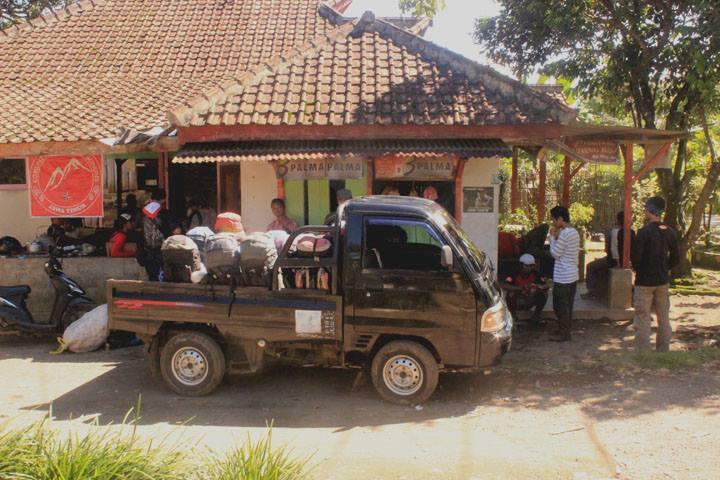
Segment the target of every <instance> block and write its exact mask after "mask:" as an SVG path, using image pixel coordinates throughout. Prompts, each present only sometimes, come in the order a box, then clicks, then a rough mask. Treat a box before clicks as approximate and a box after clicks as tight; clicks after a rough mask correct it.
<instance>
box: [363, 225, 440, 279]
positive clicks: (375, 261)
mask: <svg viewBox="0 0 720 480" xmlns="http://www.w3.org/2000/svg"><path fill="white" fill-rule="evenodd" d="M443 245H444V242H443V241H442V239H441V238H440V236H439V235H438V233H437V232H436V231H435V230H434V229H433V228H432V227H431V226H430V225H428V224H427V223H425V222H423V221H421V220H398V219H389V218H369V219H367V220H366V222H365V249H364V255H363V267H364V268H375V269H378V268H380V269H386V270H387V269H391V270H421V271H440V270H444V269H443V267H442V264H441V261H440V257H441V250H442V246H443Z"/></svg>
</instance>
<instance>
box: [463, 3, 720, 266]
mask: <svg viewBox="0 0 720 480" xmlns="http://www.w3.org/2000/svg"><path fill="white" fill-rule="evenodd" d="M499 3H500V5H501V7H502V9H501V13H500V15H498V16H497V17H492V18H482V19H479V20H478V21H477V23H476V29H475V39H476V40H477V42H478V43H479V44H480V45H481V48H483V49H484V50H485V51H486V52H487V53H488V55H489V56H490V58H491V59H493V60H495V61H496V62H498V63H501V64H505V65H508V66H510V67H511V68H512V69H513V70H514V71H515V72H516V73H517V74H518V75H519V76H521V77H524V76H527V75H528V74H529V73H532V72H535V71H540V72H541V73H543V74H544V75H547V76H552V77H555V78H563V79H572V85H573V90H574V91H575V93H576V94H577V96H578V97H579V98H581V99H582V101H583V104H581V106H580V107H581V108H580V115H579V116H580V118H581V119H583V120H586V121H587V120H590V121H600V122H602V120H603V119H605V118H607V117H614V118H615V119H618V120H620V121H621V122H622V123H625V124H632V125H635V126H638V127H644V128H651V129H653V128H665V129H669V130H691V129H693V128H697V127H699V126H701V125H702V124H703V123H704V120H705V118H706V116H707V117H710V119H711V120H712V119H713V117H714V116H715V118H716V117H717V114H718V112H719V111H720V89H719V88H717V86H718V85H719V84H720V29H718V28H717V25H718V23H719V21H720V10H719V9H718V6H717V2H710V1H707V0H689V1H684V2H677V1H675V0H652V1H647V2H629V1H618V2H608V1H604V0H567V1H566V0H499ZM603 123H604V122H603ZM613 123H617V122H613ZM710 123H712V121H711V122H710ZM711 135H713V136H717V135H718V132H717V130H716V131H715V132H714V133H712V132H711ZM702 142H703V140H700V139H699V138H691V139H690V140H689V141H688V140H680V141H678V143H677V146H676V148H675V150H674V155H675V159H674V162H673V168H672V169H659V170H657V176H658V183H657V186H658V191H661V192H662V194H663V196H664V197H665V198H666V200H667V201H668V209H667V213H666V217H665V220H666V221H667V222H668V223H669V225H670V226H671V227H673V228H675V229H676V230H677V231H678V232H679V233H680V235H681V241H680V247H681V254H682V255H683V257H685V256H686V255H685V253H686V251H687V249H688V248H690V246H692V245H693V244H694V242H695V240H697V238H698V237H699V235H700V234H701V229H700V228H699V223H700V221H701V218H702V212H703V210H704V209H705V208H706V206H707V203H708V202H709V201H710V199H711V198H712V192H713V190H714V189H717V181H718V178H720V160H716V161H714V162H712V163H710V162H707V161H700V163H699V164H698V163H697V162H698V157H699V155H697V153H696V152H695V151H694V150H693V145H692V144H693V143H698V144H702ZM705 143H707V141H706V140H705ZM700 158H703V157H702V156H700ZM704 158H707V157H704ZM658 191H656V192H654V193H658ZM675 273H678V274H683V275H685V274H688V273H689V265H681V267H680V268H679V269H678V271H677V272H675Z"/></svg>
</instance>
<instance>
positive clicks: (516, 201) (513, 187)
mask: <svg viewBox="0 0 720 480" xmlns="http://www.w3.org/2000/svg"><path fill="white" fill-rule="evenodd" d="M518 182H519V179H518V148H517V147H513V150H512V174H511V178H510V210H511V211H513V212H514V211H515V210H517V209H518V208H520V190H519V188H518Z"/></svg>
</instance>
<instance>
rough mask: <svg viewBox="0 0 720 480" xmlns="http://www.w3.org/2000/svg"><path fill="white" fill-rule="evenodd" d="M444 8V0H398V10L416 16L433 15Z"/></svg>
mask: <svg viewBox="0 0 720 480" xmlns="http://www.w3.org/2000/svg"><path fill="white" fill-rule="evenodd" d="M444 8H445V0H400V10H402V12H403V13H409V14H412V15H414V16H416V17H430V18H432V17H434V16H435V15H437V13H438V12H439V11H440V10H442V9H444Z"/></svg>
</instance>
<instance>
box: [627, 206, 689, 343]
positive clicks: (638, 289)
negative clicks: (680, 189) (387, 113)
mask: <svg viewBox="0 0 720 480" xmlns="http://www.w3.org/2000/svg"><path fill="white" fill-rule="evenodd" d="M664 211H665V200H664V199H663V198H661V197H651V198H649V199H648V200H647V201H646V202H645V220H646V224H645V226H644V227H643V228H641V229H640V231H639V232H638V234H637V237H636V239H635V243H634V244H633V245H632V255H631V261H632V267H633V269H634V270H635V293H634V295H633V307H634V308H635V319H634V322H633V323H634V325H635V344H636V346H637V348H638V349H639V350H649V349H650V334H651V328H650V325H651V323H652V316H651V314H650V312H651V311H652V310H655V314H656V315H657V321H658V331H657V337H656V339H655V348H656V350H657V351H659V352H667V351H668V350H670V338H671V337H672V326H671V325H670V290H669V289H670V270H671V269H672V268H673V267H675V266H676V265H677V264H678V261H679V259H680V252H679V250H678V239H677V234H676V233H675V231H674V230H673V229H672V228H670V227H668V226H667V225H665V224H664V223H662V215H663V212H664Z"/></svg>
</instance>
